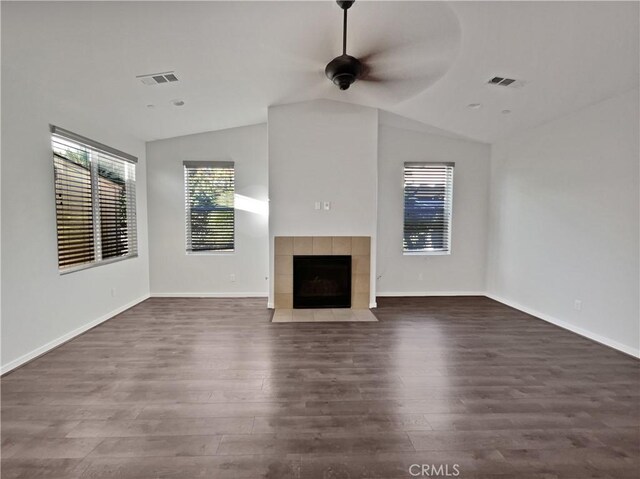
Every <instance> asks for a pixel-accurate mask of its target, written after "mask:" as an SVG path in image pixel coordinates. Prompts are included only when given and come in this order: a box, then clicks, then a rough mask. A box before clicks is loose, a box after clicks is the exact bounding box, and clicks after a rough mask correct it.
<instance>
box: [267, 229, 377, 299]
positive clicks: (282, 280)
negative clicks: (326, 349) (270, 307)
mask: <svg viewBox="0 0 640 479" xmlns="http://www.w3.org/2000/svg"><path fill="white" fill-rule="evenodd" d="M274 251H275V260H274V269H275V271H274V273H275V276H274V278H275V281H274V294H275V298H274V299H275V302H274V306H275V309H291V308H293V257H294V256H295V255H351V309H368V308H369V291H370V271H371V268H370V262H371V238H370V237H369V236H276V237H275V238H274Z"/></svg>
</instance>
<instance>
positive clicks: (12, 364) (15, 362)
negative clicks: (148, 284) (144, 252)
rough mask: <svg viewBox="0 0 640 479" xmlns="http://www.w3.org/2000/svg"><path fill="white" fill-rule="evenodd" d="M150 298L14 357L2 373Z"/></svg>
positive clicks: (146, 297) (130, 304) (131, 304)
mask: <svg viewBox="0 0 640 479" xmlns="http://www.w3.org/2000/svg"><path fill="white" fill-rule="evenodd" d="M148 298H149V295H148V294H145V295H143V296H140V297H139V298H137V299H134V300H133V301H131V302H129V303H127V304H125V305H123V306H120V307H119V308H116V309H114V310H113V311H110V312H108V313H107V314H105V315H102V316H100V317H99V318H98V319H94V320H93V321H91V322H89V323H87V324H84V325H82V326H80V327H79V328H76V329H74V330H73V331H69V332H68V333H66V334H63V335H62V336H60V337H59V338H56V339H54V340H53V341H49V342H48V343H47V344H44V345H42V346H40V347H39V348H36V349H34V350H33V351H31V352H28V353H27V354H24V355H22V356H20V357H19V358H17V359H14V360H13V361H9V362H8V363H7V364H4V365H2V367H0V374H6V373H8V372H9V371H13V370H14V369H16V368H17V367H19V366H22V365H23V364H25V363H27V362H29V361H31V360H33V359H35V358H37V357H38V356H42V355H43V354H45V353H48V352H49V351H51V350H52V349H54V348H56V347H58V346H60V345H61V344H63V343H66V342H67V341H69V340H71V339H73V338H75V337H76V336H79V335H80V334H82V333H84V332H85V331H88V330H90V329H91V328H95V327H96V326H98V325H99V324H101V323H104V322H105V321H106V320H108V319H111V318H113V317H114V316H116V315H118V314H120V313H122V312H123V311H126V310H127V309H129V308H132V307H134V306H135V305H136V304H138V303H141V302H143V301H144V300H145V299H148Z"/></svg>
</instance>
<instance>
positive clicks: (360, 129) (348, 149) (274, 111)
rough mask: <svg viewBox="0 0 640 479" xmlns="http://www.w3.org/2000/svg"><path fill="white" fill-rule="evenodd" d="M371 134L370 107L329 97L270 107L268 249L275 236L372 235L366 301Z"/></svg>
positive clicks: (373, 162)
mask: <svg viewBox="0 0 640 479" xmlns="http://www.w3.org/2000/svg"><path fill="white" fill-rule="evenodd" d="M377 135H378V111H377V110H375V109H373V108H366V107H361V106H356V105H351V104H347V103H340V102H335V101H329V100H318V101H311V102H305V103H296V104H291V105H281V106H274V107H270V108H269V199H270V217H269V234H270V238H271V241H270V244H271V246H270V247H271V248H273V237H274V236H371V248H372V253H371V258H372V265H371V276H372V285H371V292H372V293H371V298H372V300H371V301H375V282H374V280H373V278H375V251H376V249H375V248H376V223H377V204H376V203H377V202H376V197H377ZM316 201H330V202H331V209H330V210H329V211H324V210H320V211H318V210H315V209H314V204H315V202H316ZM270 261H271V263H273V254H271V255H270ZM270 271H273V264H271V268H270ZM271 276H272V275H271ZM270 283H271V288H270V289H271V291H270V295H271V296H270V297H271V298H272V297H273V282H270Z"/></svg>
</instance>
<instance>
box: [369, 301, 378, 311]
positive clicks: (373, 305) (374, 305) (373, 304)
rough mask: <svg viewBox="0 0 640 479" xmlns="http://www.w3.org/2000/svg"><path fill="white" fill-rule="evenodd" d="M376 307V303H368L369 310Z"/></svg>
mask: <svg viewBox="0 0 640 479" xmlns="http://www.w3.org/2000/svg"><path fill="white" fill-rule="evenodd" d="M377 307H378V303H376V302H375V301H373V302H372V303H369V309H371V308H377Z"/></svg>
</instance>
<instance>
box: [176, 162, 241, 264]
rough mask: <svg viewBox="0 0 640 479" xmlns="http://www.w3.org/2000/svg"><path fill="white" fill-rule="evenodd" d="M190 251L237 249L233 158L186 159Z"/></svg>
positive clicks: (188, 242) (188, 246) (188, 245)
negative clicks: (224, 159)
mask: <svg viewBox="0 0 640 479" xmlns="http://www.w3.org/2000/svg"><path fill="white" fill-rule="evenodd" d="M184 185H185V204H186V230H187V231H186V233H187V251H188V252H205V251H234V249H235V208H234V193H235V173H234V164H233V162H230V161H185V162H184Z"/></svg>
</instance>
